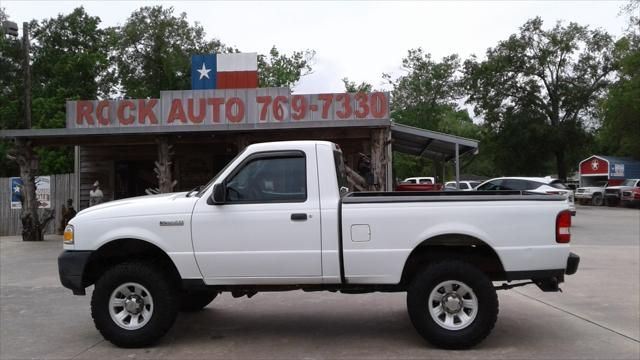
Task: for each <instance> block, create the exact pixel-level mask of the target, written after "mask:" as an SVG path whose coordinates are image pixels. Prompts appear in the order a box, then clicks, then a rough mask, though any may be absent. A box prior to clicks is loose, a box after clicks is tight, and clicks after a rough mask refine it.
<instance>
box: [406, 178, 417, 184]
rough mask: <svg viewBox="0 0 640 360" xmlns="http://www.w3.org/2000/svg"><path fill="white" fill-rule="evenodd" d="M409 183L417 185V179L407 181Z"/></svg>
mask: <svg viewBox="0 0 640 360" xmlns="http://www.w3.org/2000/svg"><path fill="white" fill-rule="evenodd" d="M407 183H409V184H415V183H416V179H409V180H407Z"/></svg>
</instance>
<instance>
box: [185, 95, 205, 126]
mask: <svg viewBox="0 0 640 360" xmlns="http://www.w3.org/2000/svg"><path fill="white" fill-rule="evenodd" d="M198 103H199V104H198V105H200V106H198V108H199V110H198V115H195V114H194V111H193V99H189V100H187V112H188V114H189V120H190V121H191V122H192V123H194V124H200V123H201V122H202V121H203V120H204V117H205V115H207V103H206V100H205V99H199V101H198Z"/></svg>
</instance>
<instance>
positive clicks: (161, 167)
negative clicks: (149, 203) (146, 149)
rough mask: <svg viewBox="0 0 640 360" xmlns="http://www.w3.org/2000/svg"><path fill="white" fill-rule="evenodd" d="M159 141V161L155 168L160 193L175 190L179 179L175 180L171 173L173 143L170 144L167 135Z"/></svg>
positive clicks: (159, 138)
mask: <svg viewBox="0 0 640 360" xmlns="http://www.w3.org/2000/svg"><path fill="white" fill-rule="evenodd" d="M157 142H158V161H156V163H155V165H156V168H155V169H154V171H155V173H156V177H157V178H158V191H159V192H160V193H170V192H173V188H174V186H176V183H177V181H176V180H173V177H172V174H171V158H172V157H173V151H172V148H173V146H172V145H169V139H167V137H166V136H160V137H158V138H157Z"/></svg>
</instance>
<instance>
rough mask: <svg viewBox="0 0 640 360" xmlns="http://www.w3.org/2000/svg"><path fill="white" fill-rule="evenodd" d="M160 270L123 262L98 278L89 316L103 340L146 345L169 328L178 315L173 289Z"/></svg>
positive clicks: (132, 345) (135, 345)
mask: <svg viewBox="0 0 640 360" xmlns="http://www.w3.org/2000/svg"><path fill="white" fill-rule="evenodd" d="M169 279H170V277H169V275H168V274H166V273H165V272H164V271H162V269H160V268H157V267H156V266H153V265H151V264H149V263H143V262H133V263H123V264H119V265H116V266H114V267H112V268H111V269H109V270H107V271H106V272H105V273H104V274H103V275H102V276H101V277H100V279H98V281H97V282H96V285H95V290H94V291H93V296H92V298H91V316H92V317H93V321H94V323H95V326H96V328H97V329H98V331H100V333H101V334H102V336H104V338H105V339H107V340H109V341H110V342H112V343H113V344H115V345H117V346H121V347H142V346H147V345H150V344H152V343H154V342H155V341H157V340H158V339H160V338H161V337H162V336H163V335H164V334H166V333H167V331H169V329H170V328H171V325H173V322H174V321H175V319H176V316H177V309H178V307H177V301H176V296H175V289H174V286H173V285H172V282H171V281H170V280H169Z"/></svg>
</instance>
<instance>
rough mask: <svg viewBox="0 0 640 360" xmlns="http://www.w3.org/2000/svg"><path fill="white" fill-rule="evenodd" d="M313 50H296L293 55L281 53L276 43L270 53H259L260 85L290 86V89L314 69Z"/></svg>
mask: <svg viewBox="0 0 640 360" xmlns="http://www.w3.org/2000/svg"><path fill="white" fill-rule="evenodd" d="M315 54H316V52H315V51H313V50H305V51H294V52H293V54H291V56H287V55H285V54H281V53H280V51H278V49H277V48H276V47H275V45H274V46H273V47H272V48H271V50H270V51H269V55H268V56H266V55H258V83H259V86H260V87H288V88H289V89H291V88H293V86H294V85H295V84H296V83H297V82H298V81H299V80H300V78H301V77H303V76H305V75H308V74H310V73H311V71H312V68H311V66H312V64H311V61H312V60H313V57H314V56H315Z"/></svg>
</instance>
